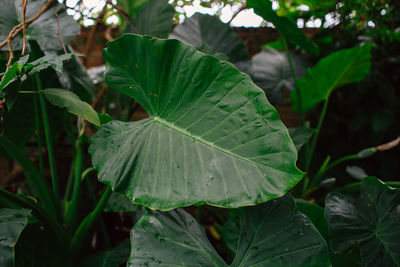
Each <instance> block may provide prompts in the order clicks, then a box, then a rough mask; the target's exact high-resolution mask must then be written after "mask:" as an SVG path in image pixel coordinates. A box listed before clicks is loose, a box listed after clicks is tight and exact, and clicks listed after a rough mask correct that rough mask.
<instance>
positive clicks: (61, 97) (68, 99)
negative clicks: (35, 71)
mask: <svg viewBox="0 0 400 267" xmlns="http://www.w3.org/2000/svg"><path fill="white" fill-rule="evenodd" d="M39 92H40V93H42V94H44V96H45V97H46V99H47V100H48V101H49V102H50V103H52V104H53V105H55V106H58V107H61V108H66V109H67V111H68V112H70V113H72V114H74V115H76V116H78V117H81V118H83V119H85V120H87V121H88V122H90V123H93V124H94V125H96V126H100V119H99V116H98V115H97V112H96V111H95V110H94V109H93V108H92V107H91V106H90V105H89V104H88V103H86V102H84V101H82V100H80V99H79V97H78V96H77V95H76V94H74V93H72V92H71V91H68V90H65V89H56V88H49V89H44V90H41V91H39Z"/></svg>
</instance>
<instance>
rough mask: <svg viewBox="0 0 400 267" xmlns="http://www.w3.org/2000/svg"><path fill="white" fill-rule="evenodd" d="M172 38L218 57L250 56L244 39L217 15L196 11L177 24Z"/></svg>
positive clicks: (231, 58) (232, 59)
mask: <svg viewBox="0 0 400 267" xmlns="http://www.w3.org/2000/svg"><path fill="white" fill-rule="evenodd" d="M170 38H173V39H178V40H181V41H184V42H186V43H188V44H191V45H193V46H195V47H196V48H197V49H199V50H200V51H202V52H204V53H207V54H211V55H214V56H217V57H220V56H221V54H223V55H226V56H227V57H228V59H229V60H230V61H232V62H237V61H241V60H246V59H248V58H249V56H248V54H247V48H246V47H245V45H244V43H243V41H242V40H241V39H240V38H239V36H238V35H237V34H236V33H235V32H234V31H233V30H232V28H231V27H229V25H227V24H225V23H222V22H221V21H220V20H219V19H218V17H216V16H210V15H207V14H201V13H195V14H194V15H193V16H192V17H190V18H187V19H185V21H184V22H183V23H182V24H179V25H177V26H176V27H175V28H174V30H173V32H172V33H171V35H170Z"/></svg>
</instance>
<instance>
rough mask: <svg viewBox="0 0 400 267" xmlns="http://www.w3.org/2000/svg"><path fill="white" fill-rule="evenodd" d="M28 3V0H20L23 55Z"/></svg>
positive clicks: (23, 51)
mask: <svg viewBox="0 0 400 267" xmlns="http://www.w3.org/2000/svg"><path fill="white" fill-rule="evenodd" d="M27 5H28V0H22V30H23V35H24V38H23V42H22V55H23V56H25V49H26V25H25V20H26V17H25V16H26V6H27Z"/></svg>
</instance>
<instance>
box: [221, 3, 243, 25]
mask: <svg viewBox="0 0 400 267" xmlns="http://www.w3.org/2000/svg"><path fill="white" fill-rule="evenodd" d="M247 8H248V7H247V6H246V4H243V5H242V6H241V7H240V8H239V9H238V10H237V11H236V12H235V13H234V14H233V15H232V18H231V19H230V20H229V21H228V23H226V24H228V25H230V24H231V22H232V20H234V19H235V18H236V16H237V15H239V13H240V12H242V11H243V10H245V9H247Z"/></svg>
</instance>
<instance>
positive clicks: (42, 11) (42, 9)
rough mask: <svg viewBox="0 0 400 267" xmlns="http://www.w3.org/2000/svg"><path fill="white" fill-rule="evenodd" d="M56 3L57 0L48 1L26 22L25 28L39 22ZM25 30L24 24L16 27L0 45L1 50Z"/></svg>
mask: <svg viewBox="0 0 400 267" xmlns="http://www.w3.org/2000/svg"><path fill="white" fill-rule="evenodd" d="M54 2H55V0H47V3H46V4H44V5H43V6H42V7H41V8H40V9H39V10H38V11H37V12H36V14H35V15H33V16H32V17H31V18H29V19H28V20H27V21H25V28H27V27H29V25H30V24H31V23H32V22H34V21H35V20H37V19H38V18H39V17H40V16H41V15H42V14H43V13H44V12H45V11H46V10H47V9H48V8H49V7H50V6H51V5H52V4H53V3H54ZM23 29H24V27H23V24H22V23H20V24H18V25H16V26H14V28H12V30H11V31H10V33H9V34H8V36H7V39H5V40H4V41H3V42H1V43H0V48H2V47H3V46H5V45H6V44H7V43H8V40H10V41H12V40H14V38H15V37H17V35H18V34H19V33H20V32H21V31H22V30H23Z"/></svg>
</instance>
